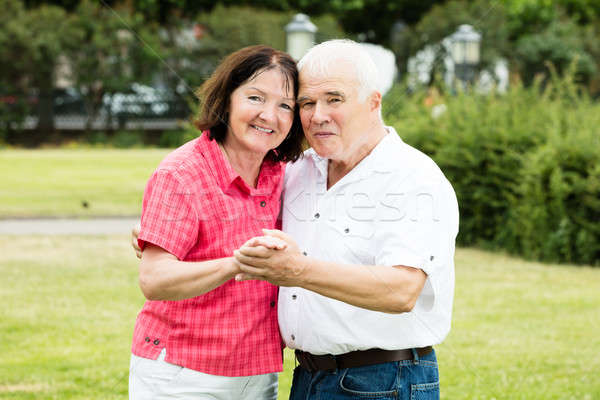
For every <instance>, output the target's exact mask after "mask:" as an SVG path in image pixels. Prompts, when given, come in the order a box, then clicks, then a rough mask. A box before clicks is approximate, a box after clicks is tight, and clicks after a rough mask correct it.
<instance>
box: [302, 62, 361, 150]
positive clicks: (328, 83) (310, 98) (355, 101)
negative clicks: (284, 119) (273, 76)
mask: <svg viewBox="0 0 600 400" xmlns="http://www.w3.org/2000/svg"><path fill="white" fill-rule="evenodd" d="M298 105H299V107H300V119H301V120H302V128H303V129H304V134H305V135H306V139H307V141H308V143H309V144H310V146H311V147H312V148H313V149H314V150H315V151H316V152H317V154H318V155H319V156H321V157H325V158H329V159H330V160H333V161H338V162H344V161H347V160H350V159H351V158H352V154H353V153H355V152H356V150H357V149H358V148H360V147H361V146H362V145H365V144H366V143H367V140H368V127H369V116H370V109H369V101H367V100H365V101H359V97H358V83H357V81H356V78H355V76H354V71H353V68H352V67H351V66H348V65H344V64H341V65H339V66H337V67H336V68H335V70H334V71H332V73H331V74H329V76H326V77H325V76H319V75H315V74H311V73H310V72H306V71H305V70H303V71H301V72H300V88H299V92H298Z"/></svg>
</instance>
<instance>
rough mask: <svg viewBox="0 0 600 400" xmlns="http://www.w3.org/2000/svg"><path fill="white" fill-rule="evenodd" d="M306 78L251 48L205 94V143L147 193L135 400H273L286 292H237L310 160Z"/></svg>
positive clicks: (132, 383) (171, 161)
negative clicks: (300, 168)
mask: <svg viewBox="0 0 600 400" xmlns="http://www.w3.org/2000/svg"><path fill="white" fill-rule="evenodd" d="M297 91H298V72H297V70H296V64H295V62H294V60H293V59H292V58H291V57H290V56H289V55H287V54H285V53H282V52H280V51H277V50H274V49H272V48H269V47H266V46H252V47H247V48H244V49H242V50H239V51H237V52H235V53H233V54H231V55H230V56H228V57H227V58H226V59H225V60H224V61H223V62H222V63H221V64H220V65H219V67H218V68H217V69H216V70H215V72H214V74H213V75H212V76H211V77H210V79H208V80H207V81H206V82H205V84H204V85H203V86H202V88H201V89H200V92H199V94H200V98H201V101H202V108H201V111H200V116H199V119H198V122H197V126H198V127H199V128H200V129H201V130H202V131H203V132H202V135H201V136H200V137H199V138H197V139H195V140H192V141H191V142H188V143H186V144H185V145H183V146H181V147H180V148H178V149H176V150H175V151H173V152H172V153H171V154H169V155H168V156H167V157H166V158H165V159H164V160H163V161H162V162H161V164H160V165H159V166H158V168H157V170H156V171H155V172H154V174H153V175H152V177H151V178H150V180H149V181H148V184H147V186H146V190H145V193H144V200H143V209H142V219H141V231H140V233H139V238H138V240H139V246H140V247H141V248H142V250H143V253H142V260H141V263H140V273H139V281H140V287H141V289H142V292H143V293H144V295H145V296H146V298H147V299H148V300H147V301H146V303H145V304H144V306H143V308H142V310H141V312H140V313H139V315H138V317H137V321H136V324H135V330H134V334H133V346H132V353H133V354H132V356H131V365H130V378H129V397H130V399H163V398H178V399H179V398H182V399H187V398H194V399H205V398H206V399H209V398H210V399H252V400H255V399H275V398H276V396H277V374H276V372H279V371H281V368H282V350H281V338H280V336H279V330H278V326H277V307H276V305H277V287H275V286H273V285H271V284H269V283H267V282H262V281H245V282H236V281H235V280H234V279H233V278H234V277H235V275H236V274H238V273H239V272H240V270H239V269H238V264H236V262H235V260H234V258H233V257H232V255H233V251H234V250H235V249H237V248H239V247H240V246H241V245H243V244H244V242H246V241H247V240H248V239H249V238H251V237H254V236H257V235H261V234H262V231H261V229H262V228H275V227H276V226H277V217H278V215H279V209H280V194H281V190H282V186H283V174H284V162H286V161H294V160H296V159H297V158H298V157H299V156H300V154H301V152H302V149H301V142H302V137H303V136H302V130H301V127H300V125H299V121H298V119H297V116H296V115H297V114H296V113H295V98H296V95H297Z"/></svg>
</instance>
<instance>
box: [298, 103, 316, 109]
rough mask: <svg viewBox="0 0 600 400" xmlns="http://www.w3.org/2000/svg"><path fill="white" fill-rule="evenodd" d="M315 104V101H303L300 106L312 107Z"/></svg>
mask: <svg viewBox="0 0 600 400" xmlns="http://www.w3.org/2000/svg"><path fill="white" fill-rule="evenodd" d="M314 104H315V103H312V102H306V103H302V104H301V105H300V107H302V108H310V107H312V106H313V105H314Z"/></svg>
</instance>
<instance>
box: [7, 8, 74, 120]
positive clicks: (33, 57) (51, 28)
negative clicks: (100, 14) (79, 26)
mask: <svg viewBox="0 0 600 400" xmlns="http://www.w3.org/2000/svg"><path fill="white" fill-rule="evenodd" d="M0 7H2V9H3V13H2V15H3V19H5V21H3V30H2V31H3V33H2V35H1V38H0V43H1V44H0V47H1V48H2V50H0V51H1V52H2V59H3V60H11V61H10V63H8V62H6V63H5V62H3V63H2V64H3V67H2V77H3V80H8V81H10V82H9V83H8V85H7V86H8V88H11V89H12V90H13V91H14V92H16V94H17V95H20V96H29V95H30V94H34V92H35V95H36V99H37V104H36V108H37V113H38V130H40V131H52V130H53V129H54V117H53V98H52V89H53V87H54V79H55V70H56V65H57V63H58V59H59V57H60V56H61V55H62V54H63V53H64V50H65V48H68V47H69V46H73V45H74V42H73V40H74V35H73V30H72V25H71V24H70V23H69V19H68V18H67V14H66V12H65V11H64V10H63V9H62V8H59V7H56V6H46V5H44V6H41V7H38V8H35V9H33V10H28V11H26V10H24V9H23V7H22V6H21V5H20V4H19V2H18V1H16V0H3V1H2V2H1V3H0ZM6 10H9V11H8V12H6ZM2 42H3V43H2Z"/></svg>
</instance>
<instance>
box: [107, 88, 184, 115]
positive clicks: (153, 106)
mask: <svg viewBox="0 0 600 400" xmlns="http://www.w3.org/2000/svg"><path fill="white" fill-rule="evenodd" d="M102 102H103V107H104V110H105V112H108V110H110V112H111V114H112V116H116V117H118V118H125V119H126V118H185V117H187V116H188V114H189V107H188V105H187V103H186V102H185V100H184V99H183V98H182V97H181V96H179V95H177V94H175V93H173V92H171V91H168V90H161V89H156V88H153V87H151V86H146V85H140V84H138V83H133V84H132V85H131V86H130V89H129V90H128V91H126V92H121V93H114V94H105V95H104V97H103V99H102Z"/></svg>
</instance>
